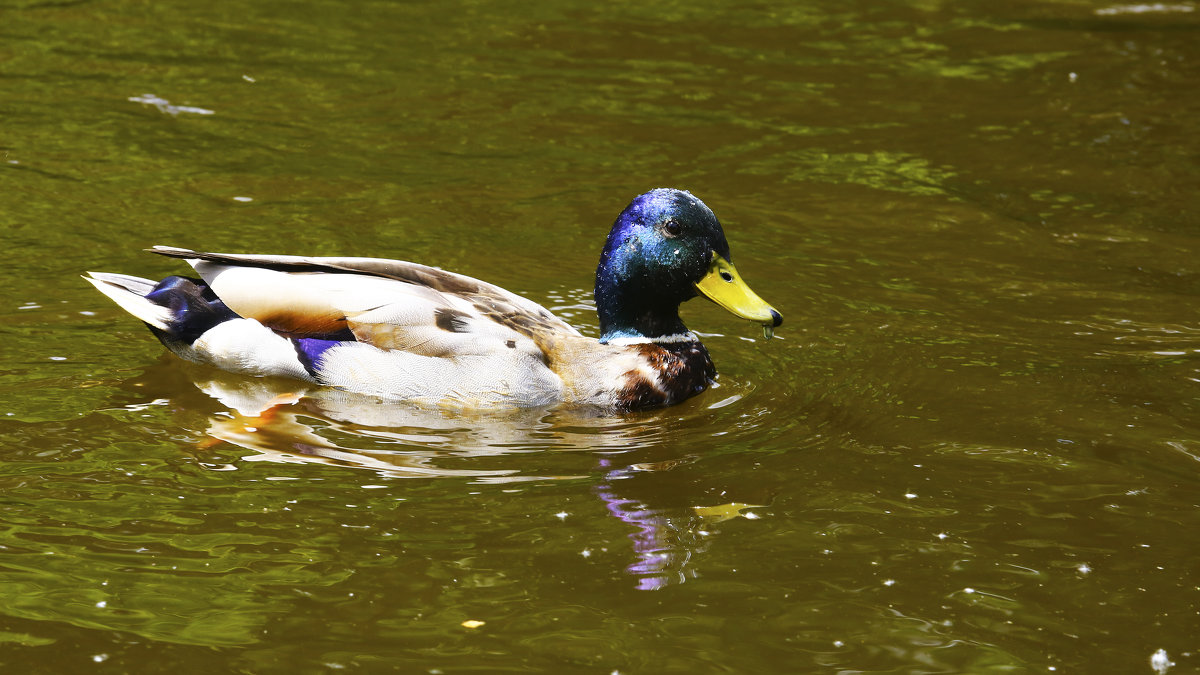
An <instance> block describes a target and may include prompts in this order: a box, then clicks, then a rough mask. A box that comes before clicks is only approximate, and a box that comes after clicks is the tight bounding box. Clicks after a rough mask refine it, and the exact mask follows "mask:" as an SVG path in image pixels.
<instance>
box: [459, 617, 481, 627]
mask: <svg viewBox="0 0 1200 675" xmlns="http://www.w3.org/2000/svg"><path fill="white" fill-rule="evenodd" d="M484 623H485V622H484V621H476V620H475V619H467V620H466V621H464V622H462V625H463V628H479V627H480V626H482V625H483V624H484Z"/></svg>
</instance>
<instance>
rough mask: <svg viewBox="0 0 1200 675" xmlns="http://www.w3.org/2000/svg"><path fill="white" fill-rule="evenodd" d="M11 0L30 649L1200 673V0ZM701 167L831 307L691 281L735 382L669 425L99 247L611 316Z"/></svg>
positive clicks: (729, 666) (11, 632)
mask: <svg viewBox="0 0 1200 675" xmlns="http://www.w3.org/2000/svg"><path fill="white" fill-rule="evenodd" d="M3 15H4V20H3V22H2V25H3V28H0V40H2V42H0V55H2V58H0V90H2V91H3V92H4V95H3V96H2V97H0V120H2V121H0V129H2V130H3V134H0V225H3V228H2V234H0V237H2V239H0V241H2V243H3V245H4V250H5V251H6V253H7V256H6V262H5V265H4V266H3V267H0V288H2V289H3V293H2V294H0V319H2V321H0V326H2V328H0V331H3V335H4V338H5V339H4V340H2V341H0V350H2V352H0V354H2V355H3V363H4V368H3V371H2V372H0V392H3V395H2V396H0V439H3V445H2V446H0V447H2V448H3V453H4V455H3V457H4V462H3V464H0V494H3V499H2V505H0V524H2V527H0V580H2V581H3V583H0V593H2V594H3V602H0V606H2V607H3V609H2V610H0V642H3V643H4V649H2V650H0V664H3V665H4V666H7V667H9V668H11V669H13V670H14V671H16V670H18V669H19V670H20V672H31V673H35V672H46V673H50V672H85V671H88V670H92V669H94V670H96V671H98V672H163V671H172V672H248V673H249V672H253V673H259V672H279V671H289V672H325V671H331V670H348V671H355V672H379V671H393V670H394V671H397V672H442V673H455V672H466V671H472V670H473V671H482V672H505V671H514V672H515V671H519V672H554V673H560V672H579V673H611V672H614V671H616V672H620V673H652V672H653V673H659V672H689V673H692V672H871V673H885V672H894V673H914V672H946V673H953V672H970V673H983V672H1031V673H1032V672H1059V673H1069V672H1077V673H1094V672H1161V669H1162V667H1163V664H1164V663H1173V664H1175V665H1174V666H1167V668H1168V669H1170V671H1171V672H1192V671H1194V670H1196V669H1197V667H1198V666H1197V664H1198V663H1200V654H1197V652H1196V649H1197V647H1196V644H1195V636H1196V634H1197V632H1198V629H1200V620H1198V616H1197V613H1196V609H1195V607H1196V604H1197V593H1198V590H1197V588H1198V587H1197V585H1196V582H1195V564H1194V563H1193V562H1192V560H1191V557H1192V554H1191V553H1190V552H1191V551H1192V548H1191V544H1190V541H1191V539H1192V537H1193V535H1194V533H1195V531H1196V526H1197V525H1198V524H1200V518H1198V509H1197V503H1196V497H1195V495H1196V494H1197V488H1198V487H1200V480H1198V478H1197V469H1198V468H1200V465H1198V463H1197V462H1198V460H1200V434H1198V425H1197V421H1196V418H1197V396H1196V391H1197V389H1196V387H1197V382H1198V381H1200V366H1198V362H1197V360H1196V359H1197V356H1196V355H1197V353H1198V351H1200V323H1198V322H1197V318H1196V313H1195V299H1196V296H1197V295H1198V294H1200V272H1198V270H1197V267H1196V263H1195V261H1196V259H1197V256H1196V252H1197V245H1198V241H1197V231H1198V229H1197V225H1200V222H1198V220H1200V216H1198V215H1197V214H1200V192H1197V190H1196V186H1197V185H1200V166H1198V165H1197V163H1196V144H1195V139H1196V138H1197V137H1200V123H1198V122H1197V120H1198V119H1200V115H1198V114H1197V113H1198V112H1200V94H1197V90H1196V87H1195V86H1194V85H1195V82H1196V81H1197V79H1198V76H1200V72H1198V70H1197V65H1196V64H1197V63H1200V40H1197V37H1198V33H1200V9H1198V8H1197V6H1196V5H1195V4H1193V3H1164V4H1147V5H1137V4H1128V5H1122V4H1118V3H1106V2H1087V1H1079V2H1065V1H1064V2H1013V3H1003V4H1002V5H997V3H982V2H958V3H937V2H927V1H924V0H911V1H910V2H900V3H883V4H881V3H868V2H860V1H857V0H852V1H851V2H840V3H816V4H808V5H805V6H801V7H777V6H772V5H755V4H740V5H739V4H728V3H716V2H691V3H665V4H664V3H657V4H645V3H609V4H606V5H603V6H597V5H594V4H591V3H545V4H533V3H473V2H463V3H406V4H393V3H362V4H356V5H354V6H346V5H343V4H341V3H320V2H305V3H303V4H294V3H290V4H282V3H262V2H259V3H242V2H226V3H219V4H217V5H215V6H210V5H206V4H203V3H201V4H196V3H190V4H189V3H180V2H158V3H152V4H145V3H133V2H120V1H118V2H112V3H104V4H101V3H89V2H84V3H65V4H63V3H37V2H16V3H10V4H8V5H6V6H5V8H4V10H3ZM657 186H675V187H682V188H687V189H690V190H692V191H693V192H695V193H696V194H697V195H698V196H700V197H701V198H702V199H704V200H705V201H706V202H707V203H708V204H709V205H710V206H711V207H713V209H714V210H715V211H716V213H717V214H718V216H719V217H721V219H722V220H723V222H724V223H725V225H726V230H727V233H728V236H729V239H730V243H731V247H732V250H733V254H734V256H735V260H736V262H737V264H738V268H739V270H740V271H741V273H742V274H743V275H744V276H745V277H746V279H747V280H748V282H749V283H750V284H751V285H752V286H753V287H754V289H755V290H756V291H757V292H758V293H759V294H760V295H762V296H763V298H764V299H766V300H767V301H768V302H771V303H772V304H773V305H774V306H776V307H777V308H778V309H779V310H780V311H781V312H782V313H783V314H784V316H785V317H786V323H785V324H784V325H783V326H781V327H780V328H779V329H777V330H776V331H775V339H772V340H770V341H766V340H765V339H764V338H763V336H762V335H760V330H759V327H758V326H755V325H753V324H750V323H747V322H744V321H740V320H738V319H736V318H734V317H731V316H728V315H726V314H724V313H723V312H721V311H720V310H719V309H717V308H715V307H713V306H711V305H709V304H702V302H701V301H696V302H692V303H690V304H689V305H687V306H685V312H684V318H685V320H686V321H687V322H688V324H689V326H690V327H691V328H693V329H695V330H697V331H699V332H700V333H701V334H702V335H703V336H704V339H705V343H706V344H707V345H708V347H709V350H710V352H711V353H712V355H713V358H714V360H715V361H716V363H717V367H718V369H719V370H720V371H721V373H722V375H721V380H720V386H719V387H718V388H716V389H714V390H712V391H709V392H708V393H706V394H705V395H703V396H701V397H699V398H696V399H693V400H691V401H688V402H687V403H685V404H683V405H681V406H677V407H675V408H671V409H668V410H663V411H657V412H650V413H642V414H636V415H628V416H622V417H617V418H602V417H601V418H596V417H588V416H583V415H580V414H578V413H572V412H571V411H565V410H549V411H534V412H526V413H512V412H507V413H500V412H497V413H478V414H451V413H446V412H439V411H430V410H421V409H415V408H401V407H396V406H383V405H380V404H379V403H378V402H376V401H372V400H369V399H362V398H355V397H351V396H345V395H339V394H337V393H335V392H328V391H321V390H312V389H308V388H306V387H304V386H303V385H300V384H298V383H293V382H267V381H260V380H249V381H248V380H246V379H244V378H236V377H230V376H225V375H222V374H220V373H215V372H212V371H210V370H207V369H202V368H196V367H192V366H188V365H186V364H182V363H180V362H179V361H178V360H175V359H172V358H170V357H169V356H166V355H164V354H163V350H162V348H161V347H160V346H159V345H158V344H157V343H156V342H155V341H154V340H153V339H152V338H151V337H150V336H149V335H148V334H147V333H146V331H145V330H144V329H143V328H141V327H140V326H138V325H137V323H136V322H135V321H133V320H132V319H130V318H129V317H128V316H125V315H124V314H123V313H122V312H121V310H119V309H118V308H116V307H115V306H113V305H111V303H108V302H107V300H105V299H104V298H103V297H101V296H99V294H97V293H95V292H94V291H93V290H92V289H91V288H90V287H89V286H87V284H85V283H83V282H82V280H80V279H79V278H78V275H79V274H80V273H82V272H83V271H85V270H89V269H95V270H101V271H122V272H128V273H135V274H140V275H144V276H151V277H154V276H163V275H166V274H170V273H174V272H178V271H180V269H181V268H180V266H179V265H178V264H177V263H176V262H175V261H172V260H167V259H160V258H158V257H157V256H152V255H149V254H146V253H143V252H142V251H141V249H143V248H145V247H148V246H150V245H153V244H169V245H175V246H188V247H194V248H200V249H209V250H219V251H251V252H264V253H297V254H318V255H320V254H325V255H335V254H336V255H378V256H385V257H395V258H403V259H409V260H416V261H419V262H424V263H427V264H433V265H439V266H442V267H445V268H447V269H453V270H456V271H461V272H464V273H467V274H471V275H473V276H476V277H479V278H483V279H486V280H489V281H492V282H495V283H498V284H500V285H503V286H505V287H506V288H509V289H512V290H515V291H518V292H520V293H523V294H525V295H527V296H528V297H530V298H532V299H534V300H536V301H538V302H541V303H543V304H545V305H546V306H548V307H550V308H552V309H554V311H556V313H558V314H559V315H560V316H563V317H564V318H566V319H568V320H569V321H571V322H572V323H574V324H576V325H578V326H579V327H580V328H581V330H583V331H585V332H587V333H588V334H591V335H594V334H595V318H594V312H593V311H592V309H591V305H590V286H591V280H592V275H593V271H594V267H595V264H596V259H597V256H598V254H599V249H600V247H601V245H602V243H603V237H604V234H605V233H606V232H607V228H608V226H609V225H610V224H611V222H612V220H613V218H614V217H615V216H616V214H617V212H618V211H619V210H620V209H621V208H622V207H623V206H624V204H625V203H626V202H627V201H628V200H629V199H630V198H631V197H632V196H634V195H635V194H638V193H640V192H642V191H644V190H646V189H649V188H651V187H657ZM272 402H273V403H275V404H277V405H276V406H275V407H274V408H272V409H271V410H270V411H269V412H267V413H266V414H265V415H262V414H260V413H261V412H262V409H263V408H264V407H265V406H266V405H267V404H269V403H272ZM1160 649H1161V650H1165V656H1162V657H1160V656H1158V654H1157V652H1158V650H1160ZM1152 657H1153V658H1154V659H1155V660H1154V661H1153V662H1152V660H1151V659H1152Z"/></svg>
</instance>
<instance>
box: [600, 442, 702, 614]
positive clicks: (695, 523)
mask: <svg viewBox="0 0 1200 675" xmlns="http://www.w3.org/2000/svg"><path fill="white" fill-rule="evenodd" d="M608 465H610V462H609V460H601V466H608ZM636 470H638V469H637V468H635V467H623V468H619V469H614V470H612V471H609V472H608V474H607V475H606V476H605V480H604V483H602V484H601V485H599V486H597V487H596V494H597V495H599V497H600V498H601V499H603V500H604V503H605V505H606V506H607V507H608V512H609V513H611V514H612V515H614V516H616V517H617V518H620V519H621V520H622V521H624V522H626V523H629V524H630V525H632V526H634V527H635V528H637V530H636V531H635V532H634V533H633V534H631V535H629V538H630V539H632V540H633V552H634V555H635V556H636V557H637V559H636V560H635V561H634V562H633V564H631V565H630V566H629V567H627V568H625V569H626V570H628V571H629V573H630V574H632V575H633V576H635V577H637V587H638V588H639V589H641V590H646V591H653V590H658V589H660V588H663V587H664V586H667V585H669V584H672V583H683V582H685V581H687V580H688V579H692V578H695V577H696V570H695V569H694V568H692V567H690V565H689V563H691V561H692V556H693V555H694V554H697V553H701V552H703V551H704V549H705V548H706V543H705V541H704V537H706V536H707V535H708V534H709V533H708V532H707V531H705V530H704V529H703V519H702V518H700V517H699V516H698V515H696V514H695V513H693V512H691V511H690V510H683V511H680V510H667V509H654V508H650V507H648V506H647V505H646V504H644V503H643V502H641V501H640V500H638V499H635V498H630V497H625V496H622V494H621V491H620V487H621V481H622V480H623V479H627V478H629V477H630V473H631V472H632V471H636Z"/></svg>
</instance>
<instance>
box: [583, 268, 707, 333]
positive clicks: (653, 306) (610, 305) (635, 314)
mask: <svg viewBox="0 0 1200 675" xmlns="http://www.w3.org/2000/svg"><path fill="white" fill-rule="evenodd" d="M596 313H597V314H599V315H600V341H601V342H614V341H616V342H660V341H665V342H678V341H682V340H683V339H693V340H694V339H695V337H694V336H692V335H691V333H689V332H688V329H687V326H685V325H683V321H682V320H681V319H680V318H679V303H677V302H676V303H672V302H671V301H669V300H668V301H666V302H665V303H664V302H663V300H662V299H661V298H658V299H657V301H656V299H655V297H654V294H653V293H651V292H647V291H644V290H632V289H629V288H623V287H621V286H620V285H618V284H616V283H612V282H609V281H605V280H602V279H597V281H596Z"/></svg>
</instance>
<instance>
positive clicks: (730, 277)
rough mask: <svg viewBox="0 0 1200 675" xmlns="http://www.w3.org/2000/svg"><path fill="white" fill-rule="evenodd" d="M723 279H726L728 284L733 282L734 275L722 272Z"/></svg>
mask: <svg viewBox="0 0 1200 675" xmlns="http://www.w3.org/2000/svg"><path fill="white" fill-rule="evenodd" d="M721 278H722V279H724V280H725V281H726V282H729V281H733V275H732V274H730V273H729V272H726V271H725V270H721Z"/></svg>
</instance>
